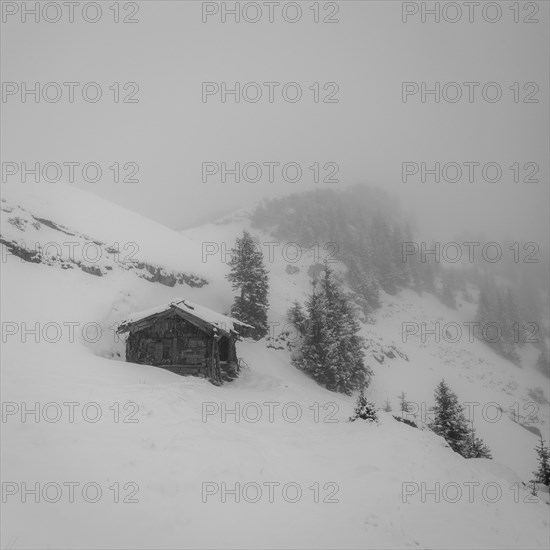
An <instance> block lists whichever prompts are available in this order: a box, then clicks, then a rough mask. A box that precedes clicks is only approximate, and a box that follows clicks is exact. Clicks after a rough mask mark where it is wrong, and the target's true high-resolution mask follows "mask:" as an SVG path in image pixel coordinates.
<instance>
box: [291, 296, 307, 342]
mask: <svg viewBox="0 0 550 550" xmlns="http://www.w3.org/2000/svg"><path fill="white" fill-rule="evenodd" d="M286 318H287V319H288V321H289V323H291V324H292V326H293V327H294V329H295V330H296V332H297V333H298V334H299V335H300V336H304V335H305V333H306V324H307V317H306V314H305V313H304V309H303V308H302V305H301V304H300V302H298V301H296V300H295V301H294V302H293V303H292V306H291V307H290V309H289V310H288V312H287V314H286Z"/></svg>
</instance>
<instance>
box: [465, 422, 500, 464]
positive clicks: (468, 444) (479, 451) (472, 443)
mask: <svg viewBox="0 0 550 550" xmlns="http://www.w3.org/2000/svg"><path fill="white" fill-rule="evenodd" d="M461 454H462V456H463V457H464V458H493V457H492V456H491V450H490V449H489V447H488V446H487V445H486V444H485V443H484V441H483V439H481V438H479V437H477V436H476V431H475V429H474V427H473V426H472V427H471V428H470V429H469V430H468V435H467V436H466V440H465V441H464V445H463V449H462V452H461Z"/></svg>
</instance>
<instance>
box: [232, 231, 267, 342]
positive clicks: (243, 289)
mask: <svg viewBox="0 0 550 550" xmlns="http://www.w3.org/2000/svg"><path fill="white" fill-rule="evenodd" d="M228 264H229V266H230V268H231V271H230V273H229V274H228V275H227V276H226V278H227V280H228V281H230V282H231V283H232V286H233V290H237V291H239V294H238V295H237V296H235V301H234V302H233V305H232V306H231V315H232V316H233V317H235V318H236V319H239V321H243V322H244V323H247V324H249V325H252V326H253V327H254V328H255V331H254V335H253V336H254V338H255V339H256V340H259V339H260V338H263V337H264V336H266V335H267V332H268V326H267V310H268V308H269V304H268V290H269V280H268V272H267V270H266V268H265V266H264V257H263V254H262V251H261V250H260V249H259V248H258V247H257V245H256V243H255V242H254V240H253V238H252V236H251V235H250V233H248V231H246V230H245V231H243V236H242V237H241V238H238V239H237V241H236V243H235V248H234V249H233V256H232V257H231V260H230V261H229V262H228Z"/></svg>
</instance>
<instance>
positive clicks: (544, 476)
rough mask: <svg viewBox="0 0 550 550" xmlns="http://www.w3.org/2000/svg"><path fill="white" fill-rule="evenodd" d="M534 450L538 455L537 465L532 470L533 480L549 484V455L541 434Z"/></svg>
mask: <svg viewBox="0 0 550 550" xmlns="http://www.w3.org/2000/svg"><path fill="white" fill-rule="evenodd" d="M535 451H536V452H537V455H538V459H539V467H538V469H537V471H536V472H533V474H534V475H535V478H534V480H533V481H535V482H536V483H542V484H543V485H547V486H550V455H549V452H548V445H546V444H545V443H544V440H543V439H542V435H541V436H540V441H539V442H538V444H537V446H536V447H535Z"/></svg>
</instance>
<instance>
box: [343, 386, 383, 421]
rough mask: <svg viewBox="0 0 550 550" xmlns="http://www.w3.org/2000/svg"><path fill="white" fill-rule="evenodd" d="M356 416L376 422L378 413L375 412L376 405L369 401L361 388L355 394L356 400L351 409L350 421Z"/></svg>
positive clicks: (355, 418)
mask: <svg viewBox="0 0 550 550" xmlns="http://www.w3.org/2000/svg"><path fill="white" fill-rule="evenodd" d="M358 418H361V419H362V420H366V421H367V422H376V421H377V420H378V415H377V414H376V407H375V406H374V404H373V403H370V402H369V401H368V399H367V398H366V397H365V391H364V389H363V388H361V390H360V392H359V395H358V396H357V402H356V404H355V409H354V410H353V416H350V418H349V420H350V422H354V421H355V420H357V419H358Z"/></svg>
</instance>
